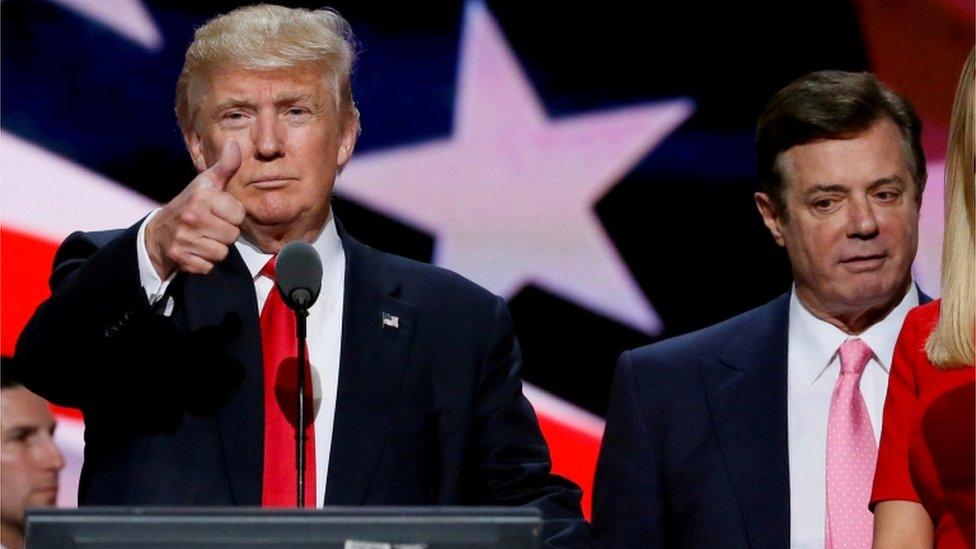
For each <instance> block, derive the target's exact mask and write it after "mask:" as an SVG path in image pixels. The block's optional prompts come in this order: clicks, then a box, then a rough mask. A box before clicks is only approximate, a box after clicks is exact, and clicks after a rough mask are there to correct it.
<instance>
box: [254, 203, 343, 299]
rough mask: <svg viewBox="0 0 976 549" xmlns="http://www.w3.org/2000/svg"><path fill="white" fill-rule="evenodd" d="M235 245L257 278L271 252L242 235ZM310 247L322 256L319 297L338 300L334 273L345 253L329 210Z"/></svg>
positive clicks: (338, 283) (338, 284)
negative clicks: (265, 250) (323, 224)
mask: <svg viewBox="0 0 976 549" xmlns="http://www.w3.org/2000/svg"><path fill="white" fill-rule="evenodd" d="M236 246H237V251H238V252H239V253H240V254H241V259H243V260H244V264H245V265H247V270H248V272H250V273H251V278H253V279H254V280H257V278H258V277H259V276H260V274H261V269H262V268H264V266H265V264H267V263H268V260H269V259H271V254H266V253H264V252H263V251H261V249H260V248H258V247H257V246H255V245H254V244H252V243H251V242H248V241H247V239H245V238H244V237H243V236H242V237H240V238H238V239H237V242H236ZM312 247H313V248H315V251H316V252H318V253H319V257H321V258H322V290H321V292H320V293H319V299H322V298H323V297H324V298H326V299H328V300H329V301H331V302H333V303H336V302H337V301H338V300H339V292H340V291H341V286H342V278H341V277H337V276H335V275H336V273H338V272H342V269H344V268H345V265H344V264H343V263H344V261H345V254H344V253H343V251H342V241H341V240H340V239H339V233H338V231H336V224H335V219H334V218H333V217H332V212H331V211H330V212H329V218H328V219H327V220H326V221H325V226H324V227H322V231H321V232H319V235H318V236H317V237H316V238H315V241H314V242H312Z"/></svg>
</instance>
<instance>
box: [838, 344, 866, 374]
mask: <svg viewBox="0 0 976 549" xmlns="http://www.w3.org/2000/svg"><path fill="white" fill-rule="evenodd" d="M838 353H839V354H840V373H841V374H842V375H843V374H854V375H857V376H860V375H861V373H863V372H864V367H865V366H867V364H868V361H869V360H871V356H872V355H873V354H874V353H873V352H872V351H871V347H868V344H867V343H865V342H864V341H862V340H861V339H859V338H856V337H855V338H852V339H848V340H847V341H845V342H844V343H841V345H840V350H839V351H838Z"/></svg>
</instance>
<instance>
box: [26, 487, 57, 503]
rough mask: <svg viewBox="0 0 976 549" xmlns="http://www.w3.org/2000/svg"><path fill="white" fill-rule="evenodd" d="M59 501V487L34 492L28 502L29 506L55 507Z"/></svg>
mask: <svg viewBox="0 0 976 549" xmlns="http://www.w3.org/2000/svg"><path fill="white" fill-rule="evenodd" d="M57 501H58V490H57V488H55V489H52V490H39V491H37V492H34V493H33V494H32V495H31V497H30V500H29V501H28V502H27V506H28V507H54V505H55V504H56V503H57Z"/></svg>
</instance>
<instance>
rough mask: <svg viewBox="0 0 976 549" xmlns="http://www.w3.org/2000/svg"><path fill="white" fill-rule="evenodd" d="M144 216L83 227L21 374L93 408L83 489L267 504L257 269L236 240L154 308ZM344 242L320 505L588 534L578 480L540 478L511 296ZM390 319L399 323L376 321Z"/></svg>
mask: <svg viewBox="0 0 976 549" xmlns="http://www.w3.org/2000/svg"><path fill="white" fill-rule="evenodd" d="M137 231H138V225H136V226H133V227H130V228H129V229H126V230H124V231H106V232H98V233H75V234H73V235H72V236H70V237H69V238H68V239H67V240H66V241H65V242H64V243H63V244H62V246H61V248H60V249H59V251H58V253H57V257H56V260H55V270H54V273H53V274H52V277H51V288H52V292H53V294H52V297H51V298H50V299H48V300H47V301H45V302H44V303H43V304H42V305H41V306H40V307H39V308H38V309H37V311H36V312H35V314H34V316H33V317H32V318H31V320H30V322H29V324H28V325H27V327H26V328H25V329H24V332H23V333H22V334H21V337H20V339H19V341H18V344H17V364H18V366H17V367H18V370H19V372H18V374H19V377H20V378H21V379H22V380H23V382H24V384H25V385H26V386H28V387H29V388H31V390H33V391H35V392H37V393H38V394H40V395H42V396H44V397H46V398H48V399H50V400H52V401H54V402H56V403H59V404H63V405H67V406H74V407H79V408H81V409H82V410H83V412H84V414H85V424H86V430H85V441H86V447H85V463H84V468H83V471H82V478H81V486H80V489H79V492H80V493H79V501H80V503H81V504H97V505H210V506H212V505H259V504H260V501H261V470H262V460H263V454H262V450H261V448H262V446H263V427H264V420H263V417H264V416H263V414H264V410H263V404H262V402H263V400H262V398H263V397H262V395H263V374H262V359H261V338H260V331H259V322H258V314H257V303H256V299H255V294H254V286H253V282H252V280H251V276H250V274H249V273H248V271H247V268H246V267H245V265H244V262H243V260H242V259H241V257H240V255H239V254H238V253H237V251H236V249H235V248H232V249H231V253H230V255H229V256H228V258H227V259H226V260H225V261H223V262H221V263H219V264H218V265H216V267H215V268H214V270H213V271H212V272H211V273H210V274H208V275H203V276H201V275H180V276H178V277H177V279H176V280H174V282H173V283H172V284H171V286H170V289H169V290H168V293H169V294H170V295H172V297H173V298H174V302H175V309H174V311H173V313H172V315H171V316H170V317H164V316H162V315H160V314H157V313H156V312H155V311H153V310H152V308H151V307H150V306H149V304H148V302H147V300H146V297H145V293H144V291H143V290H142V288H141V287H140V283H139V273H138V262H137V259H136V241H135V239H136V235H137ZM340 237H341V239H342V244H343V248H344V250H345V254H346V262H347V264H346V280H345V305H344V313H343V315H344V316H343V324H342V350H341V357H340V372H339V388H338V399H337V404H336V415H335V427H334V434H333V442H332V449H331V456H330V467H329V473H328V482H327V489H326V494H325V503H326V504H328V505H532V506H537V507H538V508H540V509H541V510H542V512H543V516H544V518H545V519H546V526H545V529H544V532H543V537H544V538H548V540H549V542H550V543H551V544H553V545H566V546H579V545H585V544H586V543H587V542H588V538H589V530H588V525H587V524H586V523H585V522H584V521H583V518H582V514H581V512H580V508H579V500H580V495H581V493H580V490H579V488H578V487H576V486H575V485H574V484H572V483H571V482H569V481H566V480H564V479H561V478H559V477H557V476H554V475H552V474H550V459H549V453H548V449H547V447H546V445H545V442H544V440H543V438H542V436H541V433H540V431H539V428H538V424H537V422H536V419H535V415H534V413H533V411H532V408H531V406H530V405H529V404H528V402H527V401H526V400H525V398H524V397H523V396H522V392H521V382H520V379H519V367H520V352H519V349H518V344H517V342H516V340H515V337H514V334H513V330H512V323H511V319H510V317H509V313H508V309H507V307H506V305H505V303H504V301H503V300H502V299H500V298H498V297H497V296H494V295H492V294H490V293H489V292H487V291H485V290H483V289H482V288H479V287H478V286H476V285H474V284H472V283H471V282H469V281H467V280H465V279H464V278H462V277H460V276H458V275H456V274H453V273H451V272H449V271H445V270H443V269H438V268H436V267H432V266H430V265H425V264H422V263H418V262H414V261H410V260H407V259H404V258H400V257H396V256H392V255H389V254H385V253H381V252H379V251H376V250H374V249H371V248H369V247H367V246H365V245H363V244H361V243H359V242H357V241H355V240H354V239H352V238H351V237H350V236H349V235H348V234H346V233H345V231H344V230H342V229H341V227H340ZM384 313H387V314H390V315H394V316H397V317H399V327H397V328H394V327H391V326H384V325H383V322H382V315H383V314H384Z"/></svg>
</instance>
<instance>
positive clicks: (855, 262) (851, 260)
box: [840, 254, 888, 272]
mask: <svg viewBox="0 0 976 549" xmlns="http://www.w3.org/2000/svg"><path fill="white" fill-rule="evenodd" d="M887 258H888V255H887V254H861V255H855V256H851V257H847V258H844V259H842V260H841V261H840V263H841V264H842V265H844V266H845V267H847V268H848V269H850V270H852V271H855V272H860V271H873V270H875V269H879V268H881V266H882V265H884V262H885V259H887Z"/></svg>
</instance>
